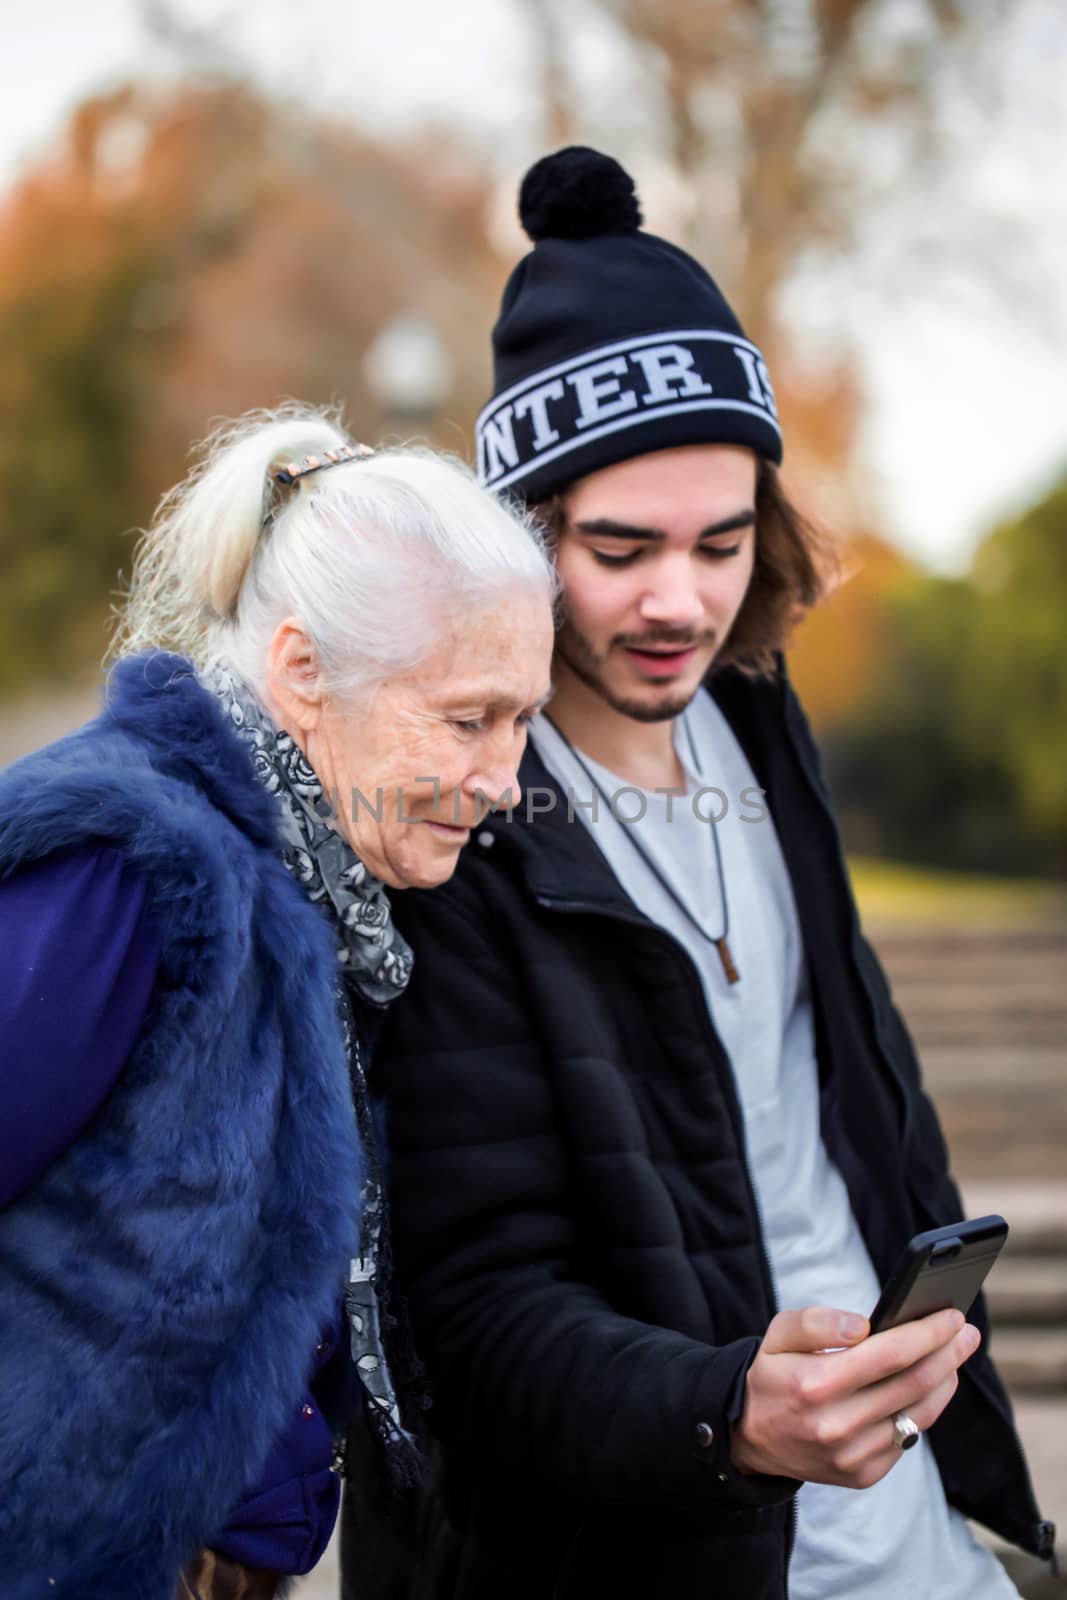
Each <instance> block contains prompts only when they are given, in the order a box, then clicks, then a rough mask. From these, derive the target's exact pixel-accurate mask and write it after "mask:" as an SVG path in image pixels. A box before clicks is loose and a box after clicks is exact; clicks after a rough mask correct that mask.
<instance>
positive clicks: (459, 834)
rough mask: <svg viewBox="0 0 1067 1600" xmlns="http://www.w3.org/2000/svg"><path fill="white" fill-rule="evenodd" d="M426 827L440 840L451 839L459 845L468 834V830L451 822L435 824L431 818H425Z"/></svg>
mask: <svg viewBox="0 0 1067 1600" xmlns="http://www.w3.org/2000/svg"><path fill="white" fill-rule="evenodd" d="M426 826H427V827H428V828H431V829H432V830H433V832H434V833H436V834H437V835H438V837H439V838H441V839H451V840H454V841H455V842H457V843H461V842H462V841H463V840H464V839H466V838H467V837H468V836H469V834H470V831H471V830H470V828H469V827H464V826H463V825H462V824H460V825H457V824H456V823H452V822H435V821H434V819H433V818H432V817H427V818H426Z"/></svg>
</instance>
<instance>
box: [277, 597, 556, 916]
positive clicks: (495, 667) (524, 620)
mask: <svg viewBox="0 0 1067 1600" xmlns="http://www.w3.org/2000/svg"><path fill="white" fill-rule="evenodd" d="M552 643H553V624H552V614H551V608H550V606H549V602H548V600H547V598H546V597H545V596H544V594H541V593H537V592H536V591H535V590H533V589H531V588H519V589H516V590H515V592H514V594H513V596H512V597H511V598H510V599H509V600H508V601H507V602H505V603H504V604H503V605H500V606H499V607H497V608H496V609H495V610H493V611H489V612H474V613H472V614H471V615H469V616H464V617H461V618H459V619H457V621H456V622H455V623H453V624H450V625H449V626H448V627H447V628H446V630H445V632H444V634H443V636H442V637H441V638H440V639H439V641H438V644H437V646H436V647H435V649H434V650H433V652H432V654H431V655H430V656H429V657H428V658H427V659H426V660H424V661H423V662H422V663H421V664H420V666H419V667H418V668H417V669H416V670H415V671H414V672H412V673H410V674H408V675H407V676H405V677H400V678H394V679H392V680H391V681H390V682H388V683H386V684H383V685H382V686H381V687H380V688H378V689H377V690H376V691H375V693H374V695H373V697H372V698H371V699H370V701H369V703H366V704H363V705H359V706H356V707H353V706H350V705H347V706H346V705H345V704H343V703H342V702H340V701H328V702H327V703H326V705H325V707H324V710H323V714H322V716H321V719H320V721H319V725H318V726H317V727H316V728H315V729H314V730H313V731H312V732H311V733H309V735H308V738H307V755H308V759H309V760H310V762H311V764H312V766H313V767H314V768H315V771H316V772H317V774H318V776H319V778H320V779H321V780H322V782H323V784H324V785H325V787H326V789H327V791H328V792H329V791H333V790H335V789H336V790H337V792H338V795H339V806H340V814H339V819H338V826H339V827H340V829H341V831H342V832H343V833H344V835H345V837H346V838H347V839H348V841H349V843H350V844H351V845H352V846H353V848H354V849H355V851H356V853H357V855H358V856H359V857H360V859H361V860H362V861H363V863H364V865H365V866H366V867H367V868H368V870H369V871H370V872H372V873H373V874H374V875H375V877H377V878H380V879H381V880H382V882H384V883H386V884H389V885H390V886H391V887H393V888H397V889H403V888H420V889H429V888H432V887H433V886H434V885H435V884H439V883H444V882H445V880H446V879H447V878H450V877H451V875H452V873H453V871H454V869H455V866H456V862H457V861H458V859H459V852H460V850H461V849H462V848H463V846H464V845H465V844H466V843H467V840H468V839H469V838H470V832H471V827H472V825H473V824H474V823H476V822H478V821H480V820H481V819H482V818H483V817H484V816H485V814H486V811H487V810H488V809H489V807H490V806H491V805H496V804H498V803H501V802H505V803H506V796H507V794H508V791H509V790H510V791H511V794H512V796H513V798H514V799H518V795H519V785H518V777H517V770H516V769H517V767H518V764H519V760H520V758H521V756H522V753H523V750H524V749H525V746H526V727H527V724H528V722H529V721H530V718H531V717H532V716H533V715H534V714H535V712H536V711H538V710H539V709H540V707H541V706H542V705H543V704H544V702H545V700H546V699H547V698H548V694H549V681H550V680H549V671H550V662H551V656H552Z"/></svg>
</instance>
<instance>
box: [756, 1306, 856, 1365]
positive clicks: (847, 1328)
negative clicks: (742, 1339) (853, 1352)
mask: <svg viewBox="0 0 1067 1600" xmlns="http://www.w3.org/2000/svg"><path fill="white" fill-rule="evenodd" d="M869 1332H870V1323H869V1322H868V1321H867V1318H866V1317H859V1316H857V1315H856V1314H855V1312H852V1311H836V1310H834V1309H833V1308H832V1307H830V1306H806V1307H805V1309H804V1310H803V1311H779V1313H778V1315H777V1316H776V1317H775V1318H774V1320H773V1321H772V1322H771V1325H770V1327H769V1328H768V1329H767V1332H766V1334H765V1335H764V1338H763V1345H762V1350H763V1352H764V1353H765V1354H766V1355H781V1354H783V1352H785V1351H787V1350H791V1351H793V1352H794V1353H804V1354H810V1353H811V1352H812V1351H815V1350H839V1349H840V1348H841V1346H842V1345H849V1344H859V1343H860V1341H861V1340H862V1339H865V1338H866V1337H867V1335H868V1333H869Z"/></svg>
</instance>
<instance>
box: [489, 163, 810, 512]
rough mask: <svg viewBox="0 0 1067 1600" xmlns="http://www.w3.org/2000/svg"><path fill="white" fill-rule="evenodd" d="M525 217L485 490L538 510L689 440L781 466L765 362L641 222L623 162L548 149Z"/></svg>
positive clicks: (503, 339)
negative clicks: (618, 467) (597, 476)
mask: <svg viewBox="0 0 1067 1600" xmlns="http://www.w3.org/2000/svg"><path fill="white" fill-rule="evenodd" d="M519 217H520V220H521V222H522V225H523V227H524V229H525V230H526V233H527V234H528V236H529V237H530V239H531V240H532V241H533V249H532V250H531V251H530V253H529V254H528V255H527V256H525V257H524V258H523V260H522V261H520V262H519V264H518V266H517V267H516V268H515V270H514V272H513V273H512V274H511V277H510V279H509V280H508V283H507V286H506V288H505V290H504V297H503V300H502V302H501V306H500V316H499V318H498V320H497V324H496V327H495V328H494V329H493V352H494V386H493V398H492V400H491V401H490V402H489V404H488V405H487V406H486V408H485V410H484V411H483V412H482V414H481V416H480V417H479V418H478V426H477V434H478V472H479V476H480V478H481V480H482V482H483V483H485V484H486V485H488V486H489V487H490V488H497V489H507V490H510V491H511V492H512V493H513V494H516V495H518V496H520V497H521V498H522V499H524V500H526V501H527V502H528V503H535V502H537V501H539V500H545V499H547V498H548V497H549V496H550V495H552V494H556V493H558V492H559V491H560V490H562V489H565V488H566V487H567V485H568V484H571V483H575V482H576V481H577V480H578V479H579V478H584V477H586V476H587V475H588V474H589V473H591V472H596V471H598V470H599V469H600V468H601V467H607V466H612V465H614V464H615V463H616V462H619V461H626V460H629V459H630V457H632V456H638V455H644V454H647V453H648V452H650V451H653V450H668V449H672V448H674V447H675V446H676V445H685V444H736V445H743V446H746V447H747V448H748V449H750V450H753V451H755V453H756V454H757V455H760V456H763V457H766V458H767V459H768V460H770V461H774V462H778V461H780V460H781V459H782V436H781V433H780V431H779V428H778V418H777V413H776V410H775V404H774V391H773V389H772V388H771V381H770V377H769V375H768V373H767V367H766V364H765V362H764V360H763V357H762V355H761V354H760V352H759V350H757V348H756V346H755V345H754V344H752V343H751V342H750V341H749V340H748V339H746V338H745V335H744V333H743V332H742V329H741V324H740V323H739V322H738V320H737V318H736V317H735V315H734V313H733V312H732V311H731V309H730V307H729V305H728V304H727V302H726V299H725V297H724V296H723V294H722V292H721V290H720V289H719V288H718V286H717V284H716V283H715V282H714V280H713V279H712V278H711V276H710V275H709V274H708V273H707V272H706V271H705V270H704V268H703V267H702V266H701V265H700V264H699V262H697V261H695V260H694V259H693V257H692V256H690V255H687V254H686V253H685V251H684V250H680V249H678V247H677V246H676V245H673V244H670V243H669V242H668V241H667V240H666V239H659V238H657V237H656V236H655V234H651V233H645V232H643V231H642V229H641V221H642V217H641V207H640V204H639V203H638V199H637V194H636V192H635V189H634V183H633V179H632V178H631V177H630V175H629V174H628V173H627V172H626V171H625V170H624V169H623V168H622V167H621V166H620V165H619V163H618V162H617V161H614V160H613V159H612V158H611V157H610V156H606V155H601V154H600V153H599V151H596V150H590V149H587V148H585V147H584V146H581V145H572V146H570V147H569V148H567V149H565V150H559V151H557V152H556V153H555V154H554V155H550V156H545V157H544V158H543V159H542V160H540V161H538V162H536V163H535V165H534V166H532V167H531V168H530V170H529V172H527V174H526V176H525V178H524V179H523V181H522V185H521V187H520V190H519Z"/></svg>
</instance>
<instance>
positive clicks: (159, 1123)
mask: <svg viewBox="0 0 1067 1600" xmlns="http://www.w3.org/2000/svg"><path fill="white" fill-rule="evenodd" d="M88 842H101V843H107V844H110V845H113V846H116V847H118V848H119V849H120V850H122V851H123V852H124V853H125V854H126V855H127V856H128V858H129V859H130V861H131V862H133V863H134V864H135V865H136V866H137V867H138V868H139V869H140V871H141V872H142V873H143V874H144V876H145V878H146V879H147V882H148V884H149V896H150V905H151V907H152V911H153V915H154V917H155V920H156V923H157V925H158V927H159V929H160V932H161V936H162V958H161V966H160V976H159V981H158V983H157V987H156V993H155V996H154V998H153V1002H152V1009H151V1011H150V1015H149V1018H148V1021H147V1022H146V1025H145V1028H144V1029H143V1031H142V1035H141V1037H140V1040H139V1042H138V1044H137V1046H136V1048H135V1049H134V1051H133V1054H132V1055H131V1057H130V1059H129V1062H128V1063H127V1066H126V1068H125V1069H124V1072H123V1074H122V1077H121V1078H120V1080H119V1083H118V1084H117V1086H116V1087H115V1089H114V1090H113V1091H112V1093H111V1095H110V1096H109V1097H108V1099H107V1101H106V1102H105V1104H104V1106H103V1108H102V1109H101V1111H100V1112H99V1113H98V1115H97V1116H96V1118H95V1119H94V1121H93V1122H92V1123H91V1124H90V1126H89V1128H88V1129H87V1130H86V1131H85V1132H84V1133H83V1134H82V1135H81V1137H80V1138H79V1139H78V1140H77V1141H76V1142H75V1144H74V1145H73V1146H72V1147H71V1148H70V1149H69V1150H68V1151H67V1152H66V1153H65V1154H64V1155H63V1156H62V1157H61V1158H60V1159H59V1160H57V1161H56V1162H55V1163H54V1164H53V1165H52V1167H51V1168H50V1169H49V1170H48V1171H47V1172H46V1173H44V1174H43V1175H42V1177H41V1178H40V1179H39V1180H38V1182H37V1183H36V1184H35V1185H34V1186H33V1187H32V1188H31V1189H30V1190H29V1191H28V1193H26V1194H25V1195H24V1196H22V1197H21V1198H20V1199H18V1200H17V1201H16V1202H15V1203H14V1204H13V1205H12V1206H11V1207H10V1208H9V1209H8V1210H7V1211H5V1212H2V1213H0V1474H2V1478H3V1487H2V1490H0V1595H2V1596H4V1597H5V1600H45V1597H48V1596H56V1597H58V1600H74V1597H77V1600H172V1597H173V1595H174V1592H175V1588H176V1583H177V1577H178V1573H179V1571H180V1569H181V1567H182V1565H183V1564H184V1563H185V1562H186V1560H187V1559H188V1558H189V1557H190V1555H191V1554H192V1553H193V1552H194V1551H195V1550H197V1549H198V1548H199V1547H200V1546H201V1545H202V1544H203V1543H204V1541H205V1540H206V1539H208V1538H210V1536H211V1535H212V1534H213V1533H216V1532H217V1531H218V1530H219V1528H221V1527H222V1526H223V1525H224V1524H225V1522H226V1519H227V1515H228V1513H229V1511H230V1510H231V1508H232V1507H233V1505H234V1503H235V1502H236V1501H237V1500H238V1499H239V1497H240V1495H241V1492H242V1491H243V1490H244V1489H245V1488H246V1487H247V1486H248V1484H250V1483H252V1482H254V1481H255V1479H256V1476H257V1474H258V1472H259V1470H260V1468H261V1467H262V1464H263V1462H264V1460H265V1459H266V1456H267V1453H268V1450H269V1448H270V1445H271V1442H272V1440H273V1439H274V1438H275V1436H276V1435H277V1434H278V1433H279V1432H280V1431H281V1429H282V1427H283V1425H284V1423H285V1422H286V1421H287V1420H288V1418H289V1417H290V1415H291V1414H292V1411H293V1410H294V1408H295V1407H296V1406H297V1405H298V1403H299V1398H300V1395H301V1393H302V1391H303V1388H304V1385H305V1380H306V1379H307V1376H308V1369H309V1366H310V1364H311V1359H312V1351H313V1348H314V1345H315V1342H316V1339H317V1338H318V1336H319V1334H320V1331H321V1329H322V1328H323V1327H324V1325H325V1324H326V1323H327V1322H329V1320H330V1319H331V1317H332V1316H333V1315H334V1314H335V1311H336V1307H337V1304H338V1301H339V1297H340V1294H341V1289H342V1284H343V1280H344V1276H345V1268H346V1266H347V1261H348V1255H349V1252H350V1251H351V1250H352V1249H353V1247H354V1245H355V1243H356V1240H357V1235H358V1227H359V1220H358V1218H359V1207H358V1197H359V1190H360V1186H361V1182H362V1174H363V1160H362V1154H361V1151H360V1148H359V1142H358V1138H357V1135H356V1130H355V1121H354V1116H353V1111H352V1105H351V1098H350V1092H349V1086H348V1071H347V1063H346V1058H345V1051H344V1046H343V1040H342V1034H341V1027H340V1022H339V1020H338V1016H337V1009H336V1003H335V997H334V976H335V972H336V957H335V954H334V945H333V939H332V935H331V931H330V928H329V925H328V923H327V922H326V920H325V919H324V917H323V916H322V914H321V912H320V911H318V910H316V909H315V908H314V907H313V906H312V905H311V903H310V902H309V901H308V900H307V899H306V898H305V896H304V895H303V893H302V892H301V890H300V889H299V888H298V887H297V885H296V883H295V882H294V880H293V879H292V877H291V876H290V875H289V873H288V872H287V871H286V869H285V867H284V865H283V863H282V860H281V856H280V852H279V847H278V843H277V840H276V838H275V816H274V802H273V800H272V799H271V797H270V796H269V795H268V794H267V792H266V791H265V790H264V789H263V788H262V786H261V785H260V784H259V783H258V782H257V780H256V779H255V777H254V776H253V773H252V769H251V766H250V764H249V760H248V757H247V755H246V753H245V750H244V748H243V746H242V745H241V744H240V743H239V742H238V740H237V738H236V737H235V735H234V734H233V733H232V731H231V730H230V729H229V728H228V727H227V725H226V723H225V720H224V718H223V716H222V714H221V712H220V710H219V707H218V706H217V704H216V702H215V700H214V698H213V697H212V696H210V695H209V694H207V693H206V692H205V691H204V690H203V689H202V688H201V687H200V685H199V684H198V683H197V681H196V679H195V677H194V676H193V674H192V670H191V668H190V667H189V664H188V663H187V662H185V661H183V660H181V659H180V658H179V657H175V656H165V655H153V656H146V657H141V658H137V659H133V660H129V661H127V662H125V663H123V664H122V665H120V666H119V667H118V668H117V669H116V671H115V673H114V674H113V676H112V678H111V680H110V684H109V692H108V698H107V704H106V708H105V710H104V712H103V714H102V715H101V716H100V717H99V718H98V719H97V720H96V721H95V722H91V723H89V724H88V725H87V726H86V727H84V728H82V729H80V730H79V731H78V732H77V733H75V734H72V735H71V736H70V737H69V738H67V739H64V740H62V741H60V742H59V743H58V744H55V745H52V746H50V747H49V748H48V749H46V750H43V751H40V752H39V753H38V754H36V755H32V756H29V757H27V758H26V759H25V760H24V761H21V762H19V763H17V764H16V765H15V766H14V767H11V768H9V769H8V771H7V772H6V773H3V774H2V775H0V876H5V875H7V874H9V873H11V872H13V871H15V870H16V869H17V868H18V867H19V866H20V865H22V864H23V863H25V862H31V861H36V860H38V859H40V858H41V857H43V856H47V855H50V854H52V853H53V852H56V851H62V850H64V849H67V848H69V847H72V846H77V845H81V844H84V843H88Z"/></svg>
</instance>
